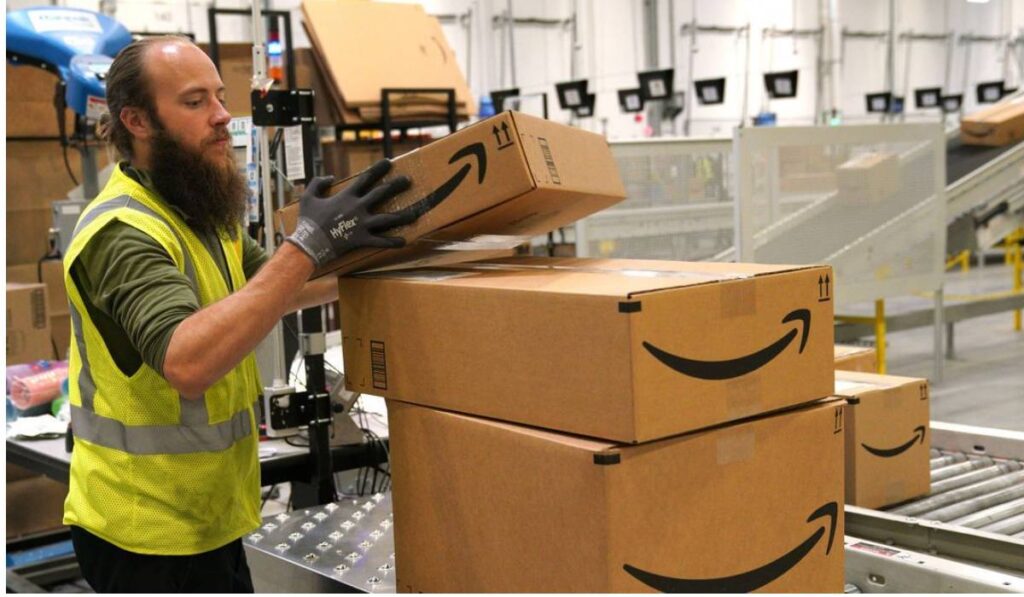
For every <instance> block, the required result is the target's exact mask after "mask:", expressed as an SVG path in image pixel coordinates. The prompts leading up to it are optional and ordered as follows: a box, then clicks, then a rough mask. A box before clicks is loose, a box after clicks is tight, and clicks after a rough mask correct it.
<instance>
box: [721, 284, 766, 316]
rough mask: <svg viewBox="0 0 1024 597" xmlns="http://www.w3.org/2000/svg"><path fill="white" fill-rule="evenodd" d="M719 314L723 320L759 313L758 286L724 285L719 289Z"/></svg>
mask: <svg viewBox="0 0 1024 597" xmlns="http://www.w3.org/2000/svg"><path fill="white" fill-rule="evenodd" d="M718 292H719V298H718V304H719V313H721V315H722V318H723V319H732V318H733V317H743V316H747V315H753V314H754V313H756V312H757V284H756V283H754V284H722V285H721V286H720V287H719V289H718Z"/></svg>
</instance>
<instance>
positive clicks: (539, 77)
mask: <svg viewBox="0 0 1024 597" xmlns="http://www.w3.org/2000/svg"><path fill="white" fill-rule="evenodd" d="M397 1H414V0H397ZM648 1H656V2H657V3H658V10H659V17H660V22H659V42H660V43H659V49H660V52H659V61H658V64H657V65H656V66H658V67H662V68H666V67H669V66H674V67H675V69H676V89H678V90H683V89H684V88H685V86H686V81H687V78H688V74H689V73H688V70H689V69H688V60H689V53H690V52H691V51H695V54H694V60H693V78H695V79H701V78H709V77H719V76H725V77H727V87H726V101H725V103H724V104H723V105H720V106H700V105H693V107H692V111H691V112H692V113H691V114H690V117H691V119H692V122H691V134H693V135H701V136H703V135H713V136H724V135H729V134H731V130H732V128H733V127H734V126H735V125H736V124H738V123H739V121H740V116H741V111H742V106H743V93H742V91H743V88H744V81H745V80H746V81H747V83H748V85H749V88H748V92H747V98H746V99H747V104H748V109H747V113H748V116H752V115H754V114H756V113H757V112H759V111H760V110H761V109H762V108H767V109H769V110H771V111H774V112H776V113H777V114H778V118H779V122H780V124H804V123H811V122H813V120H814V114H815V87H816V76H817V73H816V71H817V67H816V65H817V47H816V43H815V42H814V41H812V40H810V39H799V40H796V41H794V40H793V39H788V38H774V39H766V38H765V37H764V36H763V35H762V32H763V30H764V29H765V28H768V27H774V28H778V29H790V28H793V27H796V28H799V29H811V28H816V27H818V26H820V22H821V18H822V15H821V10H822V7H827V6H828V5H829V4H830V3H833V2H834V4H835V5H837V6H838V25H839V27H841V28H847V29H850V30H861V31H884V30H887V29H888V27H889V0H548V1H545V0H512V9H513V11H514V14H515V16H516V17H536V18H545V19H568V18H569V17H570V16H571V15H572V14H573V11H574V10H575V11H577V33H578V45H577V47H576V48H575V51H574V50H573V48H572V47H571V45H572V44H571V39H572V33H571V28H569V27H561V26H555V27H544V26H520V27H517V28H516V29H515V32H514V35H515V38H514V44H515V57H516V60H515V75H516V76H515V83H516V85H517V86H518V87H520V88H521V89H522V91H523V93H532V92H540V91H547V92H548V93H549V94H550V95H549V102H550V107H551V117H552V118H553V119H555V120H559V121H562V122H569V121H570V116H569V113H568V112H566V111H563V110H560V109H558V106H557V100H556V98H555V93H554V83H555V82H558V81H566V80H569V79H570V77H571V75H572V73H573V66H572V63H573V59H574V58H575V75H576V77H577V78H586V79H588V80H589V81H590V88H591V90H592V91H594V90H596V92H597V94H598V99H597V114H596V116H595V118H591V119H585V120H582V121H579V122H577V124H578V125H579V126H583V127H585V128H589V129H591V130H595V131H604V132H607V134H608V135H609V136H610V137H638V136H642V135H644V134H645V128H646V123H645V122H637V121H636V120H635V118H634V116H633V115H626V114H622V113H621V112H620V110H619V107H618V98H617V94H616V91H617V90H618V89H620V88H626V87H635V86H636V85H637V81H636V76H635V73H636V72H637V71H638V70H644V69H646V68H647V64H646V60H645V52H644V40H643V28H644V26H643V10H644V9H643V6H644V3H645V2H648ZM669 2H672V3H673V5H672V7H673V10H674V13H675V14H674V22H673V23H670V22H669V19H668V13H669ZM43 3H44V2H43V1H42V0H8V2H7V8H8V10H13V9H18V8H24V7H27V6H33V5H38V4H43ZM56 3H57V4H62V5H67V6H76V7H83V8H89V9H92V10H98V9H100V8H101V7H103V8H106V9H108V10H110V9H112V10H113V11H114V16H115V17H116V18H118V19H119V20H120V21H121V22H123V23H124V24H125V25H126V26H127V27H128V28H129V29H131V30H133V31H182V32H184V31H191V32H194V33H195V35H196V36H197V38H198V39H199V40H200V41H206V40H207V39H208V30H207V16H206V9H207V6H209V2H207V1H202V0H56ZM422 4H423V5H424V7H425V9H426V10H427V12H428V13H431V14H465V13H467V11H471V14H472V16H471V18H470V19H469V25H468V27H467V26H465V25H464V24H462V23H459V22H454V23H450V24H445V25H444V30H445V32H446V34H447V35H448V37H449V43H450V45H451V46H452V48H453V49H454V50H455V52H456V55H457V57H458V59H459V62H460V64H461V65H462V66H463V69H464V70H465V69H466V66H467V62H468V63H469V69H468V78H469V82H470V85H471V87H472V88H473V90H474V91H475V92H476V93H477V94H478V95H479V94H485V93H487V92H488V91H490V90H492V89H501V88H505V87H510V86H512V82H513V81H512V68H511V66H510V62H509V60H508V53H507V51H506V50H505V48H506V47H507V46H505V39H506V37H505V30H504V29H503V28H500V27H496V26H495V25H494V23H493V22H492V17H494V16H495V15H500V14H501V13H502V12H503V11H504V10H505V9H506V7H507V4H508V0H427V1H424V2H422ZM216 5H217V6H218V7H223V8H247V7H249V6H250V2H249V0H217V2H216ZM300 5H301V0H270V6H271V8H273V9H276V10H290V11H292V14H293V25H292V26H293V29H294V34H295V37H296V40H295V43H296V45H297V46H298V47H305V46H308V40H307V39H306V37H305V34H304V33H303V31H302V26H301V11H300V10H299V6H300ZM895 6H896V21H895V30H896V31H897V32H898V33H899V32H903V31H908V30H913V31H915V32H918V33H941V32H945V31H953V32H954V33H957V34H964V33H973V34H983V35H1005V34H1010V35H1012V36H1014V37H1016V36H1024V0H990V1H989V2H988V3H987V4H973V3H968V2H966V0H895ZM694 17H695V18H696V20H697V22H698V23H699V24H702V25H721V26H732V27H734V26H744V25H747V24H749V25H750V30H751V34H750V52H749V75H747V76H745V74H744V64H745V58H746V53H745V52H746V44H745V40H744V38H743V37H741V36H737V35H719V34H700V35H699V36H698V39H697V44H696V46H695V47H692V48H691V43H690V39H689V37H688V36H687V37H684V36H682V35H681V34H680V26H681V25H682V24H683V23H684V22H690V21H691V20H693V19H694ZM218 33H219V36H220V38H221V40H223V41H226V42H244V41H247V40H249V39H250V23H249V19H248V18H244V17H221V18H220V20H219V21H218ZM670 35H674V36H675V38H674V41H675V44H674V46H675V52H674V54H673V53H672V52H670V51H669V47H670V45H671V44H670V41H669V36H670ZM910 45H911V53H910V68H909V69H908V68H907V46H908V43H907V42H899V43H897V44H896V47H895V61H896V69H895V73H894V89H895V90H896V92H897V94H900V93H902V94H904V95H905V96H906V98H907V109H908V114H907V118H908V119H922V118H931V119H934V118H937V115H936V114H935V112H934V111H931V112H927V111H918V110H916V109H915V108H914V107H913V89H914V88H915V87H924V86H942V85H943V84H944V83H946V81H947V78H948V86H947V87H946V91H947V93H950V92H953V93H960V92H963V93H964V95H965V102H966V110H967V111H968V112H969V111H972V110H974V109H976V108H977V104H976V103H975V98H974V85H975V84H976V83H978V82H981V81H990V80H998V79H1002V78H1004V77H1005V78H1006V79H1007V84H1008V85H1011V86H1017V85H1020V84H1021V73H1022V72H1024V69H1022V67H1021V63H1022V62H1024V43H1020V44H1018V45H1017V46H1016V51H1017V53H1016V58H1015V57H1014V56H1012V55H1011V54H1010V53H1009V52H1007V51H1006V49H1005V47H1004V46H997V45H996V44H992V43H984V44H974V45H972V46H971V48H970V52H969V54H970V56H969V58H970V60H969V61H968V60H967V57H968V51H967V47H966V46H965V45H963V44H954V45H953V51H952V59H951V64H950V68H949V71H948V75H947V68H946V48H945V46H944V44H941V43H936V42H922V41H918V42H912V43H911V44H910ZM837 54H839V57H841V64H840V67H839V68H838V70H837V73H838V75H839V76H838V80H837V81H836V85H835V88H836V91H837V100H836V106H837V107H838V108H839V109H840V110H841V111H842V113H843V115H844V119H845V120H846V121H847V122H858V121H876V120H877V117H876V116H868V115H867V114H866V111H865V106H864V103H865V102H864V94H865V93H868V92H872V91H882V90H884V88H885V64H886V43H885V42H884V41H876V40H855V39H849V40H847V41H846V42H845V43H843V44H841V48H837ZM503 58H504V68H503V67H502V64H503ZM791 69H799V71H800V75H799V84H798V97H797V98H795V99H789V100H775V101H771V102H767V100H766V99H765V97H764V91H763V82H762V73H763V72H765V71H771V70H791ZM965 75H966V85H965ZM686 91H687V93H691V91H692V90H686ZM829 107H830V106H828V105H824V106H822V108H823V109H827V108H829ZM524 109H526V110H529V111H536V112H539V104H538V105H527V106H525V107H524ZM684 117H685V116H681V117H680V118H679V121H682V119H683V118H684ZM679 125H680V122H677V123H676V126H675V130H676V131H677V132H678V131H680V130H681V127H680V126H679ZM672 128H673V127H672V126H666V127H665V132H666V133H667V132H670V129H672Z"/></svg>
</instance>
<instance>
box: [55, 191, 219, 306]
mask: <svg viewBox="0 0 1024 597" xmlns="http://www.w3.org/2000/svg"><path fill="white" fill-rule="evenodd" d="M115 209H133V210H135V211H137V212H141V213H144V214H146V215H147V216H151V217H153V218H156V219H157V220H158V221H160V222H163V223H164V224H165V225H166V226H167V229H168V230H170V231H171V232H172V233H173V234H174V236H175V238H177V239H178V244H179V245H180V246H181V254H182V255H183V256H184V258H185V264H184V265H185V276H186V277H187V278H188V279H189V281H190V282H192V287H193V288H194V289H195V291H196V294H197V295H198V294H199V280H198V279H197V278H196V268H195V265H194V264H193V263H192V256H191V255H189V254H188V247H187V246H186V245H185V240H184V239H182V238H181V235H180V234H178V231H177V230H175V229H174V226H171V225H170V224H168V223H167V220H165V219H164V217H163V216H162V215H160V214H159V213H157V212H155V211H153V210H152V209H150V208H149V207H148V206H146V205H144V204H143V203H141V202H139V201H138V200H136V199H132V198H131V197H129V196H128V195H121V196H120V197H115V198H114V199H110V200H108V201H104V202H103V203H101V204H100V205H97V206H96V207H95V208H94V209H93V210H92V211H90V212H89V213H87V214H85V215H84V216H82V219H80V220H78V223H77V224H75V231H74V232H73V233H72V234H71V240H72V242H74V240H75V237H76V236H78V233H79V232H81V231H82V230H85V228H86V226H88V225H89V224H91V223H92V222H93V220H95V219H96V218H98V217H100V216H102V215H103V214H105V213H108V212H111V211H114V210H115Z"/></svg>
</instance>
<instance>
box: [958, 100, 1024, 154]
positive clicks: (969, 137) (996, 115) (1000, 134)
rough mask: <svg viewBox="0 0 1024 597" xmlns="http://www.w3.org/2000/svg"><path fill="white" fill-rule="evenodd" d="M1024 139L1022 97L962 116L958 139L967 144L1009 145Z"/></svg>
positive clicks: (1023, 106)
mask: <svg viewBox="0 0 1024 597" xmlns="http://www.w3.org/2000/svg"><path fill="white" fill-rule="evenodd" d="M1021 139H1024V97H1018V98H1016V99H1012V100H1007V101H1004V102H999V103H997V104H996V105H994V106H991V107H988V108H985V109H983V110H978V111H977V112H974V113H972V114H968V115H967V116H964V117H963V119H962V120H961V121H960V140H961V141H962V142H963V143H964V144H967V145H994V146H999V145H1010V144H1012V143H1017V142H1019V141H1020V140H1021Z"/></svg>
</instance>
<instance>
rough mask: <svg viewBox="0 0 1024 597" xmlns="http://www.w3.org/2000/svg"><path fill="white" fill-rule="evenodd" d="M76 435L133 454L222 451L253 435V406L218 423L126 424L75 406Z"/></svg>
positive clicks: (73, 415)
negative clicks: (251, 412) (197, 424)
mask: <svg viewBox="0 0 1024 597" xmlns="http://www.w3.org/2000/svg"><path fill="white" fill-rule="evenodd" d="M71 425H72V428H73V429H74V433H75V437H76V438H78V439H83V440H85V441H87V442H90V443H93V444H96V445H99V446H103V447H105V448H113V449H115V450H120V451H122V452H127V453H129V454H192V453H195V452H220V451H222V450H227V449H228V448H230V447H231V446H233V445H235V442H237V441H239V440H241V439H244V438H246V437H249V435H250V434H251V432H252V421H251V419H250V418H249V409H245V410H240V411H238V412H237V413H235V415H234V416H233V417H231V418H230V419H229V420H227V421H224V422H223V423H218V424H217V425H200V426H189V425H125V424H123V423H121V422H120V421H117V420H114V419H110V418H107V417H103V416H100V415H98V414H96V413H95V412H93V411H91V410H86V409H84V408H81V407H78V406H74V405H72V406H71Z"/></svg>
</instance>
